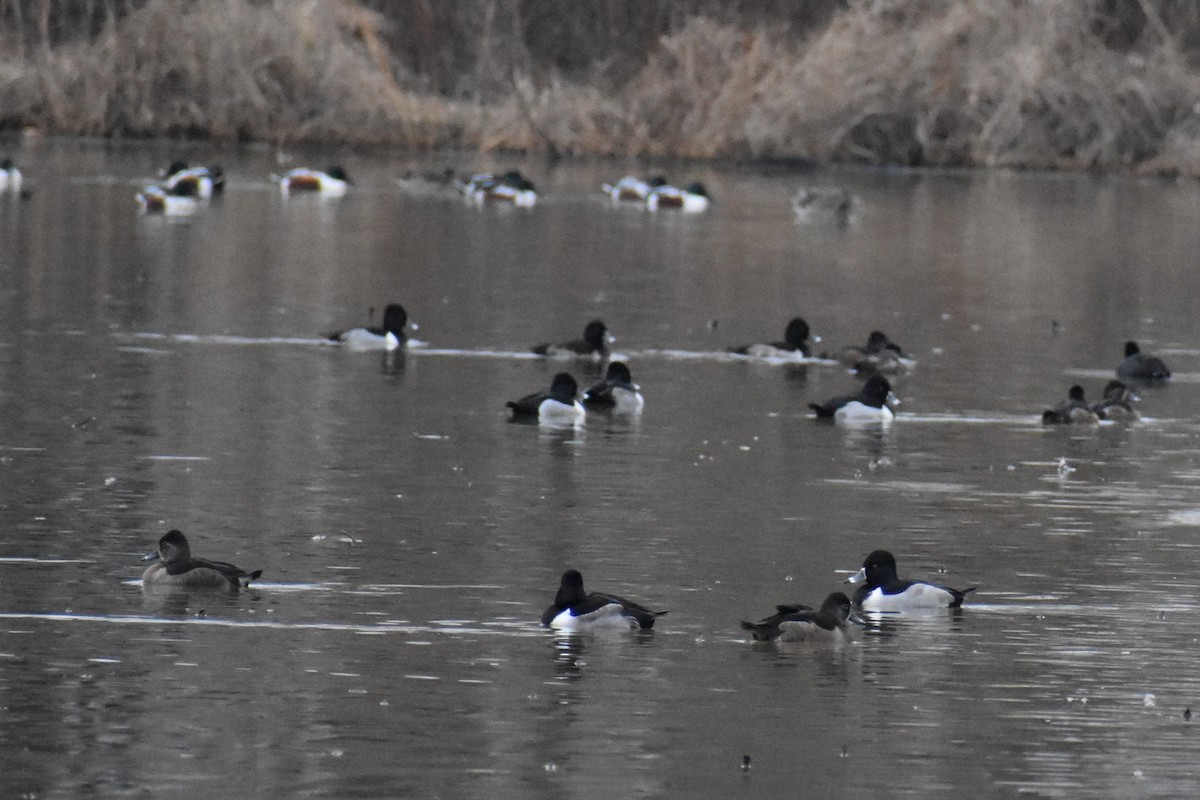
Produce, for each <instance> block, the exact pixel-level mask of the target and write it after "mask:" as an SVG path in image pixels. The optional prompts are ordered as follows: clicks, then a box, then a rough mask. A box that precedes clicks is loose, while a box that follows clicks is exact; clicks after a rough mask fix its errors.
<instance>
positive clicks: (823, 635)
mask: <svg viewBox="0 0 1200 800" xmlns="http://www.w3.org/2000/svg"><path fill="white" fill-rule="evenodd" d="M775 608H776V613H774V614H772V615H771V616H769V617H767V618H765V619H761V620H759V621H758V622H747V621H745V620H742V627H743V628H744V629H746V630H748V631H750V635H751V636H753V637H754V640H755V641H756V642H773V641H775V640H776V639H778V640H779V641H781V642H804V641H812V640H816V639H828V638H830V637H833V636H835V635H839V634H841V635H845V634H846V633H848V631H847V628H846V623H847V622H848V621H851V620H853V621H855V622H858V621H859V619H858V617H857V615H856V614H854V610H853V609H852V608H851V606H850V598H849V597H846V595H844V594H842V593H841V592H834V593H833V594H831V595H829V596H828V597H826V598H825V600H824V602H822V603H821V608H820V610H813V609H812V608H809V607H808V606H804V605H794V606H792V605H781V606H776V607H775Z"/></svg>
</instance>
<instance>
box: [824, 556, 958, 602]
mask: <svg viewBox="0 0 1200 800" xmlns="http://www.w3.org/2000/svg"><path fill="white" fill-rule="evenodd" d="M846 582H847V583H861V584H863V585H862V586H860V587H858V589H857V591H855V592H854V605H856V606H857V607H859V608H861V609H862V610H863V611H911V610H915V609H921V608H958V607H959V606H961V605H962V602H963V598H964V597H966V596H967V594H968V593H970V592H973V591H975V587H974V586H972V587H971V588H970V589H963V590H962V591H959V590H958V589H948V588H946V587H945V586H939V585H937V584H936V583H929V582H927V581H904V580H900V578H898V577H896V558H895V557H894V556H893V555H892V554H891V553H889V552H888V551H887V550H876V551H875V552H873V553H871V554H870V555H868V556H867V557H866V560H864V561H863V565H862V569H860V570H859V571H858V572H857V573H856V574H854V575H853V576H851V577H850V578H848V579H847V581H846Z"/></svg>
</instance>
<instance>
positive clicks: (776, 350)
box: [729, 317, 810, 358]
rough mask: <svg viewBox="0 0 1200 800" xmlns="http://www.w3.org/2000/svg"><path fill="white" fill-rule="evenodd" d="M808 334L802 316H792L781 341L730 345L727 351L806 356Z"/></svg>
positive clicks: (757, 354)
mask: <svg viewBox="0 0 1200 800" xmlns="http://www.w3.org/2000/svg"><path fill="white" fill-rule="evenodd" d="M808 336H809V330H808V323H807V322H805V321H804V319H803V318H802V317H794V318H793V319H792V320H791V321H790V322H789V323H788V324H787V328H786V329H785V330H784V332H783V341H782V342H771V343H770V344H762V343H760V344H745V345H742V346H741V347H732V348H730V349H729V352H731V353H734V354H736V355H740V356H755V357H756V358H789V357H790V358H795V357H796V356H801V357H804V358H807V357H808V356H809V353H810V350H809V346H808Z"/></svg>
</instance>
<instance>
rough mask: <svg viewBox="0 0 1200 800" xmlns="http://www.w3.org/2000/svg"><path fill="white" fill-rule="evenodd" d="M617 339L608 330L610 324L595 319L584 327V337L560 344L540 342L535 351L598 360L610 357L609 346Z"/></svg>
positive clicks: (546, 354)
mask: <svg viewBox="0 0 1200 800" xmlns="http://www.w3.org/2000/svg"><path fill="white" fill-rule="evenodd" d="M616 340H617V339H616V337H615V336H613V335H612V334H611V333H609V332H608V326H606V325H605V324H604V323H603V322H601V321H600V320H598V319H594V320H592V321H591V322H589V323H588V324H587V326H586V327H584V329H583V338H582V339H575V340H574V341H570V342H559V343H558V344H549V343H545V344H539V345H537V346H535V347H534V348H533V352H534V353H536V354H537V355H539V356H552V357H558V358H564V357H579V356H587V357H591V358H594V359H597V360H603V359H605V358H608V346H609V344H611V343H612V342H615V341H616Z"/></svg>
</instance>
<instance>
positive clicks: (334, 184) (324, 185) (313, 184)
mask: <svg viewBox="0 0 1200 800" xmlns="http://www.w3.org/2000/svg"><path fill="white" fill-rule="evenodd" d="M278 180H279V190H280V191H281V192H284V193H287V192H315V193H317V194H321V195H325V196H327V197H340V196H341V195H344V194H345V193H346V190H347V189H349V188H350V186H351V184H352V183H353V181H351V180H350V177H349V176H348V175H347V174H346V170H344V169H342V168H341V167H339V166H338V165H336V164H334V165H333V166H331V167H329V169H327V170H325V171H324V172H322V171H321V170H317V169H309V168H308V167H297V168H296V169H292V170H288V171H287V172H285V173H283V174H282V175H280V176H279V178H278Z"/></svg>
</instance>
